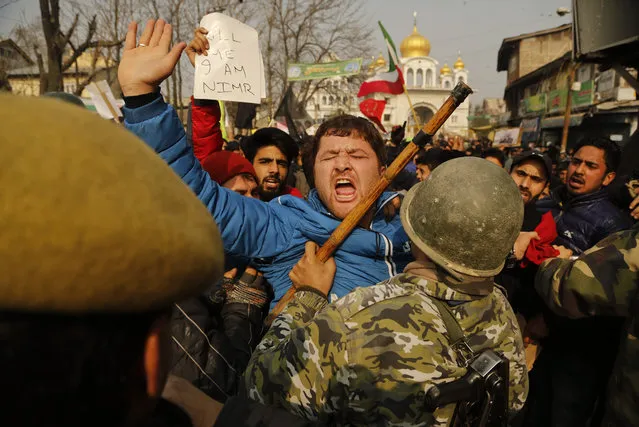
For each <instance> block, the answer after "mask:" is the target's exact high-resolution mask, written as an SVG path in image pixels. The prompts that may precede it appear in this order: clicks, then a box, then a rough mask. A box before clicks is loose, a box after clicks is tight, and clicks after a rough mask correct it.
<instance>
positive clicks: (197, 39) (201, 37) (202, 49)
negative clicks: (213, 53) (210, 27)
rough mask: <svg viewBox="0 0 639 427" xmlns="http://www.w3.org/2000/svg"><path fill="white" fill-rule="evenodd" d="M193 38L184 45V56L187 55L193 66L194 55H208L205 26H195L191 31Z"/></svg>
mask: <svg viewBox="0 0 639 427" xmlns="http://www.w3.org/2000/svg"><path fill="white" fill-rule="evenodd" d="M193 33H194V35H193V40H191V41H190V42H189V44H188V46H187V47H186V50H185V52H186V56H188V58H189V61H190V62H191V65H193V66H194V67H195V55H196V54H198V55H208V52H207V49H208V48H209V41H208V40H207V38H206V35H207V34H208V33H209V32H208V31H207V29H206V28H204V27H200V28H196V29H195V31H194V32H193Z"/></svg>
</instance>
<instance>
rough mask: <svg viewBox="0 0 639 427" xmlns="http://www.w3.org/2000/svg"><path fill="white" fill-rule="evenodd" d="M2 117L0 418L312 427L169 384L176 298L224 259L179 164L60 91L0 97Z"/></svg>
mask: <svg viewBox="0 0 639 427" xmlns="http://www.w3.org/2000/svg"><path fill="white" fill-rule="evenodd" d="M0 117H1V118H2V131H1V132H0V158H1V159H3V167H2V169H1V170H0V189H1V190H0V224H1V225H0V349H1V350H0V366H1V367H2V369H3V372H2V376H1V378H2V380H0V387H2V396H3V397H2V404H1V406H2V410H0V425H1V426H12V427H21V426H25V427H26V426H29V427H31V426H52V427H74V426H83V427H84V426H104V427H115V426H136V427H137V426H144V427H162V426H170V427H190V426H192V425H193V424H195V425H196V426H206V427H210V426H212V425H213V424H214V423H215V422H216V420H217V424H215V425H218V426H228V425H232V426H233V427H241V426H254V425H258V423H261V424H259V425H269V424H268V422H272V423H273V424H272V425H306V424H295V422H296V420H295V419H294V417H293V416H291V415H289V414H284V415H281V416H280V415H277V413H276V412H274V411H273V410H271V409H268V408H262V407H260V406H256V405H255V404H252V403H249V402H246V401H245V400H242V399H234V398H232V399H229V401H228V402H227V403H226V404H225V405H224V408H223V409H222V412H221V413H220V409H221V408H222V405H221V404H218V403H216V402H215V401H213V400H212V399H210V398H208V396H206V395H204V394H202V393H201V392H199V391H198V390H197V389H195V388H194V387H193V386H191V384H190V383H188V382H187V381H180V379H177V378H172V379H171V381H169V386H168V387H167V388H165V382H166V379H167V373H168V367H169V363H167V362H169V361H170V359H171V354H170V334H169V333H168V331H169V329H168V326H169V317H170V313H171V306H172V305H173V304H174V303H175V302H178V301H181V300H183V299H185V298H189V297H194V296H196V295H201V294H203V293H205V292H207V290H209V288H210V286H211V284H212V283H214V282H215V281H216V280H217V279H218V278H219V277H221V274H222V269H223V250H222V242H221V240H220V235H219V233H218V230H217V227H216V225H215V222H214V221H213V219H212V218H211V216H210V214H209V213H208V211H207V210H206V208H205V207H204V206H203V205H202V203H201V202H200V201H199V200H198V199H197V198H196V197H195V196H194V195H193V193H192V192H191V191H190V190H189V189H188V188H187V187H186V186H185V185H184V184H182V182H181V181H180V179H179V178H178V177H177V176H176V175H175V174H174V173H173V172H172V171H171V169H170V168H169V167H167V166H166V164H165V163H164V162H163V161H162V160H161V159H160V158H159V157H157V156H156V155H155V153H153V152H152V151H151V150H149V149H148V148H147V147H146V145H145V144H144V143H143V142H142V141H140V140H139V139H137V138H136V137H135V136H134V135H133V134H131V133H129V132H127V131H126V130H125V129H124V128H121V127H119V126H117V125H115V124H113V123H111V122H107V121H105V120H102V119H100V118H99V117H98V116H97V115H96V114H93V113H91V112H88V111H86V110H83V109H81V108H77V107H76V106H74V105H69V104H67V103H64V102H61V101H59V100H55V99H42V98H41V99H38V98H26V97H16V96H9V95H5V96H1V97H0ZM163 393H164V395H165V396H167V397H168V399H170V400H171V401H173V402H176V403H177V405H176V404H172V403H169V401H168V400H165V399H163V398H162V397H161V396H162V395H163ZM178 405H179V406H178ZM185 411H186V412H185ZM187 412H188V415H187ZM251 417H252V418H251ZM278 417H279V418H278Z"/></svg>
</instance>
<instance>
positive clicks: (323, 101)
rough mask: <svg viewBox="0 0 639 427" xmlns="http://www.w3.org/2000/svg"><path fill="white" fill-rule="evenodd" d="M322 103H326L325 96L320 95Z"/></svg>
mask: <svg viewBox="0 0 639 427" xmlns="http://www.w3.org/2000/svg"><path fill="white" fill-rule="evenodd" d="M322 105H326V96H323V97H322Z"/></svg>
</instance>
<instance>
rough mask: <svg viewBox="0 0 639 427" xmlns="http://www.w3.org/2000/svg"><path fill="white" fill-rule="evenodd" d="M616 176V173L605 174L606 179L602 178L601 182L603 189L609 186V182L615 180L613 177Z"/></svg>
mask: <svg viewBox="0 0 639 427" xmlns="http://www.w3.org/2000/svg"><path fill="white" fill-rule="evenodd" d="M616 176H617V173H616V172H608V173H607V174H606V177H605V178H604V180H603V183H602V185H603V186H604V187H605V186H607V185H609V184H610V183H611V182H612V181H613V180H614V179H615V177H616Z"/></svg>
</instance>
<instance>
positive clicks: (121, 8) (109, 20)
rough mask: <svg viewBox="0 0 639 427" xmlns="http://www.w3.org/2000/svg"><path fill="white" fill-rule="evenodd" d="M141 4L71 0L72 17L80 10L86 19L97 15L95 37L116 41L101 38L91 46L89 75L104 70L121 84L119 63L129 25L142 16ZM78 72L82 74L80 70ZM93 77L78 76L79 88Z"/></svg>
mask: <svg viewBox="0 0 639 427" xmlns="http://www.w3.org/2000/svg"><path fill="white" fill-rule="evenodd" d="M139 6H140V0H91V1H88V2H87V1H78V0H76V1H69V2H68V7H67V9H66V11H67V15H69V16H70V17H72V16H75V15H76V14H79V15H80V17H82V18H83V21H84V22H91V19H92V17H93V16H94V15H95V16H96V20H97V27H96V31H95V38H96V39H98V40H113V41H114V43H106V44H104V43H101V42H98V43H97V44H96V46H95V47H93V48H91V49H92V52H91V54H92V61H91V69H90V72H89V76H91V75H94V76H95V75H97V74H98V73H100V72H101V71H104V73H103V76H101V77H103V78H104V79H105V80H106V81H107V83H108V84H109V85H111V86H112V88H114V89H116V88H118V85H117V65H118V64H119V62H120V56H121V54H122V48H123V41H124V38H125V36H126V32H127V28H128V25H129V23H130V22H131V21H136V20H138V19H140V18H141V16H142V14H141V13H140V8H139ZM76 39H77V37H76ZM74 41H75V40H74ZM76 65H77V63H76ZM76 76H78V74H77V73H76ZM90 81H91V79H89V78H86V79H85V81H84V82H81V81H79V77H76V87H77V89H76V92H77V93H82V90H83V89H84V87H85V86H86V84H88V83H90Z"/></svg>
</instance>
